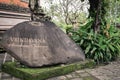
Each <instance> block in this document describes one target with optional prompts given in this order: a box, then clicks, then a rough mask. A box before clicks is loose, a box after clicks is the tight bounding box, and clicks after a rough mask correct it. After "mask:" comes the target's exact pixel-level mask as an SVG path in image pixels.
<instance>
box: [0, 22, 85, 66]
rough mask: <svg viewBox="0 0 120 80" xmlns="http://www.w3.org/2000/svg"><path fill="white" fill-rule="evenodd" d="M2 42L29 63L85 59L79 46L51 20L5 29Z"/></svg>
mask: <svg viewBox="0 0 120 80" xmlns="http://www.w3.org/2000/svg"><path fill="white" fill-rule="evenodd" d="M1 45H2V46H3V47H4V48H5V49H6V51H7V52H8V53H9V54H10V55H11V56H13V57H14V58H15V59H17V60H18V61H20V62H21V63H23V64H24V65H27V66H29V67H42V66H48V65H54V64H61V63H72V62H76V61H83V60H85V55H84V53H83V52H82V50H81V49H80V48H79V47H78V46H77V45H76V44H75V43H74V42H73V41H72V40H71V39H70V38H69V37H68V36H67V35H66V34H65V33H64V32H63V31H62V30H60V29H59V28H58V27H57V26H56V25H55V24H54V23H52V22H50V21H39V22H35V21H26V22H22V23H19V24H17V25H16V26H14V27H13V28H11V29H9V30H8V31H6V32H5V34H4V36H3V38H2V41H1Z"/></svg>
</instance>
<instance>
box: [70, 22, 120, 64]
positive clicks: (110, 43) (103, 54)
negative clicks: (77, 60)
mask: <svg viewBox="0 0 120 80" xmlns="http://www.w3.org/2000/svg"><path fill="white" fill-rule="evenodd" d="M91 26H92V21H89V22H88V23H87V24H86V25H85V26H81V27H80V28H79V29H78V30H74V29H70V30H69V34H71V35H70V37H71V38H72V39H73V40H74V41H75V42H76V43H77V44H78V45H79V46H81V48H82V49H83V50H84V52H85V55H86V58H90V59H94V60H95V61H96V62H97V63H98V64H99V63H106V62H107V63H108V62H109V61H112V60H115V59H116V58H117V57H118V55H119V53H120V30H119V29H117V28H116V27H114V26H111V25H109V24H107V26H101V29H100V32H99V33H94V31H93V29H91Z"/></svg>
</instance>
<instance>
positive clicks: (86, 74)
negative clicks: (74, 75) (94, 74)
mask: <svg viewBox="0 0 120 80" xmlns="http://www.w3.org/2000/svg"><path fill="white" fill-rule="evenodd" d="M79 75H80V76H81V77H86V76H90V74H88V73H82V74H79Z"/></svg>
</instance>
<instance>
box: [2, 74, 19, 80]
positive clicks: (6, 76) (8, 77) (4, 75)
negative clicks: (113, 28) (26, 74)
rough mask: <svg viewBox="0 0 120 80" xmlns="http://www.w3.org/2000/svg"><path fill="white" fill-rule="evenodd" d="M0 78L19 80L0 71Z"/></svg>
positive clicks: (3, 79)
mask: <svg viewBox="0 0 120 80" xmlns="http://www.w3.org/2000/svg"><path fill="white" fill-rule="evenodd" d="M0 75H1V79H0V80H20V79H18V78H15V77H12V76H10V75H9V74H7V73H0Z"/></svg>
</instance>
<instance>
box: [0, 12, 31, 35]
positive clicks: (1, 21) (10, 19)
mask: <svg viewBox="0 0 120 80" xmlns="http://www.w3.org/2000/svg"><path fill="white" fill-rule="evenodd" d="M28 20H30V14H24V13H14V12H8V11H0V37H1V36H2V34H3V33H4V31H6V30H7V29H9V28H12V27H13V26H14V25H16V24H18V23H20V22H23V21H28Z"/></svg>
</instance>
